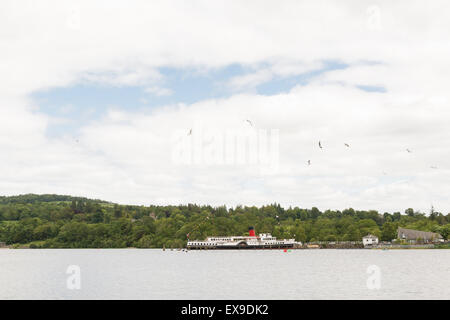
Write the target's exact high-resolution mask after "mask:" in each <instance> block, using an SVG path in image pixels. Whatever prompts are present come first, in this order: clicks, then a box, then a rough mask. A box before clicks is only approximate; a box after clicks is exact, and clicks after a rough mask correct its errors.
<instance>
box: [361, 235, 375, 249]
mask: <svg viewBox="0 0 450 320" xmlns="http://www.w3.org/2000/svg"><path fill="white" fill-rule="evenodd" d="M362 239H363V244H364V247H365V246H373V245H376V244H378V237H377V236H374V235H373V234H368V235H367V236H365V237H363V238H362Z"/></svg>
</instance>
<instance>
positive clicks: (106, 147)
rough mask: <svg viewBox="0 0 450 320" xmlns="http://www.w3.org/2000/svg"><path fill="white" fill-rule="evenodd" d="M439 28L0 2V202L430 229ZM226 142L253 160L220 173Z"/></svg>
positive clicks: (167, 5)
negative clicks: (322, 218)
mask: <svg viewBox="0 0 450 320" xmlns="http://www.w3.org/2000/svg"><path fill="white" fill-rule="evenodd" d="M449 16H450V5H449V4H448V2H447V1H432V2H427V3H425V2H424V1H395V2H393V1H370V2H369V1H361V0H357V1H339V2H337V1H298V0H295V1H261V0H258V1H248V0H246V1H242V0H240V1H230V0H227V1H210V0H209V1H167V0H164V1H111V0H108V1H31V0H30V1H1V3H0V61H1V62H0V150H1V153H0V194H2V195H15V194H23V193H57V194H70V195H78V196H86V197H90V198H101V199H104V200H109V201H114V202H119V203H126V204H145V205H148V204H174V205H176V204H186V203H198V204H211V205H221V204H226V205H233V206H234V205H238V204H242V205H258V206H259V205H263V204H269V203H273V202H278V203H281V204H282V205H284V206H289V205H292V206H300V207H306V208H308V207H312V206H316V207H318V208H320V209H340V210H341V209H344V208H348V207H353V208H355V209H375V210H379V211H381V212H384V211H389V212H393V211H402V212H403V211H404V210H405V209H406V208H409V207H413V208H415V209H418V210H423V211H426V212H428V211H429V210H430V208H431V206H432V205H433V206H434V207H435V209H436V210H437V211H441V212H443V213H445V214H446V213H448V212H450V197H449V195H450V163H449V162H450V151H449V146H450V125H449V120H450V108H449V97H448V93H449V92H450V90H449V89H450V88H449V86H450V59H449V57H450V41H449V40H450V39H449V38H450V36H449V30H450V19H448V17H449ZM247 120H249V121H247ZM191 129H192V131H191ZM228 134H231V136H233V135H234V136H235V137H238V138H237V139H236V141H239V137H252V136H253V135H255V136H257V140H251V139H250V140H248V141H249V142H248V145H246V146H247V147H248V150H250V148H251V144H252V143H253V144H255V143H257V144H258V148H261V141H266V142H267V144H266V146H268V150H269V151H268V152H267V153H266V154H265V155H264V156H260V155H261V153H258V155H259V156H258V157H257V159H256V162H255V161H253V162H252V161H251V160H249V158H245V159H244V160H243V161H238V160H236V159H234V160H233V159H232V160H231V161H228V162H227V161H221V153H220V152H218V150H223V148H222V146H226V145H227V144H226V143H223V141H224V139H225V140H226V139H227V138H226V137H227V135H228ZM253 137H254V136H253ZM264 137H266V138H267V139H266V140H264ZM227 141H228V145H230V144H231V148H234V147H236V145H238V142H230V141H229V140H227ZM232 141H235V140H232ZM255 141H257V142H255ZM319 141H321V145H322V148H320V147H319ZM345 144H348V145H349V147H348V146H346V145H345ZM253 146H254V145H253ZM225 149H226V147H225ZM180 150H181V152H180ZM233 150H234V152H235V156H237V157H239V156H242V154H239V152H241V153H242V152H243V151H242V150H241V151H239V150H240V149H239V147H236V148H235V149H233ZM245 150H247V148H246V149H245ZM248 150H247V151H248ZM258 150H260V149H258ZM186 152H188V154H189V152H191V155H192V157H193V158H194V160H193V161H186V159H187V158H183V157H185V155H186ZM211 152H212V153H211ZM248 152H250V151H248ZM258 152H259V151H258ZM225 153H226V152H225ZM208 154H209V155H211V154H213V156H212V157H211V156H210V158H208ZM227 156H229V155H227ZM224 157H226V156H224ZM246 157H247V156H246ZM183 159H184V160H183ZM190 159H191V158H190ZM208 159H209V160H208ZM253 160H254V159H253ZM264 161H266V165H264V163H263V162H264ZM308 161H309V162H308ZM267 162H268V163H269V166H268V167H267Z"/></svg>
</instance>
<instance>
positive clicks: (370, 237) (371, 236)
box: [363, 234, 378, 239]
mask: <svg viewBox="0 0 450 320" xmlns="http://www.w3.org/2000/svg"><path fill="white" fill-rule="evenodd" d="M363 239H378V237H377V236H374V235H373V234H368V235H367V236H365V237H363Z"/></svg>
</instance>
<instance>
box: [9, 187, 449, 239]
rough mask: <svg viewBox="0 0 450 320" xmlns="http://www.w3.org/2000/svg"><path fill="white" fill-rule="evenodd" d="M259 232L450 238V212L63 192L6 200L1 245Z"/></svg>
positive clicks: (332, 236) (282, 236)
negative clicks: (147, 202)
mask: <svg viewBox="0 0 450 320" xmlns="http://www.w3.org/2000/svg"><path fill="white" fill-rule="evenodd" d="M249 226H254V227H255V229H256V232H257V233H272V235H274V236H275V237H277V238H280V239H290V238H295V239H296V240H297V241H301V242H315V241H361V238H362V237H363V236H365V235H367V234H369V233H370V234H374V235H376V236H378V237H379V238H380V240H382V241H391V240H393V239H395V238H397V228H398V227H403V228H408V229H415V230H422V231H432V232H437V233H440V234H441V235H442V236H443V237H444V238H445V239H448V237H449V235H450V214H447V215H444V214H442V213H440V212H435V211H434V210H431V212H429V213H427V214H425V213H423V212H418V211H415V210H414V209H412V208H409V209H407V210H405V212H404V213H400V212H394V213H388V212H385V213H379V212H378V211H375V210H368V211H364V210H354V209H352V208H349V209H345V210H342V211H340V210H326V211H320V210H319V209H317V208H315V207H314V208H311V209H302V208H298V207H289V208H283V207H281V206H280V205H279V204H271V205H266V206H262V207H254V206H253V207H247V206H245V207H244V206H237V207H233V208H227V207H226V206H219V207H212V206H199V205H195V204H188V205H178V206H153V205H152V206H132V205H118V204H113V203H109V202H106V201H101V200H91V199H87V198H80V197H70V196H60V195H23V196H15V197H0V242H5V243H6V244H7V245H15V246H29V247H30V248H126V247H137V248H161V247H163V246H165V247H168V248H169V247H174V248H175V247H183V246H185V245H186V242H187V239H188V237H189V239H204V238H206V237H209V236H231V235H246V234H247V230H248V227H249Z"/></svg>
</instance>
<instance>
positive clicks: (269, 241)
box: [187, 227, 301, 249]
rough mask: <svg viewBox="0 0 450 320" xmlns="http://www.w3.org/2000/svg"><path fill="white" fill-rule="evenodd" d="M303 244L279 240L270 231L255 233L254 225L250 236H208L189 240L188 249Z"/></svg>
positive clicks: (246, 247) (292, 240) (280, 246)
mask: <svg viewBox="0 0 450 320" xmlns="http://www.w3.org/2000/svg"><path fill="white" fill-rule="evenodd" d="M297 245H301V243H300V242H297V241H295V239H283V240H279V239H277V238H276V237H273V236H272V235H271V234H270V233H261V234H259V235H258V236H256V235H255V230H254V228H253V227H250V228H249V235H248V236H229V237H208V238H207V239H206V240H189V241H188V243H187V248H188V249H284V248H294V247H296V246H297Z"/></svg>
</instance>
